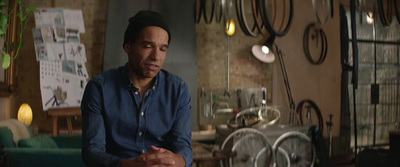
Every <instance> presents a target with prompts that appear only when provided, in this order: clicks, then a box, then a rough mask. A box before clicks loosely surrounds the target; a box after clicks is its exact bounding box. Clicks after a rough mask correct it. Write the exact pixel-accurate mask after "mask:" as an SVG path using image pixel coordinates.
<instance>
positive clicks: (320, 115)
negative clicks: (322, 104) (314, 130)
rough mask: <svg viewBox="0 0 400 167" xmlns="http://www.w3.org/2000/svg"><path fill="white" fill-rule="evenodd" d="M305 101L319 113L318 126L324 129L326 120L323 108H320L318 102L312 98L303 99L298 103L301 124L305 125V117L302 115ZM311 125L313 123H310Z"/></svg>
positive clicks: (297, 110) (297, 109)
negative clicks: (323, 116) (323, 115)
mask: <svg viewBox="0 0 400 167" xmlns="http://www.w3.org/2000/svg"><path fill="white" fill-rule="evenodd" d="M305 103H308V104H310V105H311V107H312V108H314V111H315V114H316V115H317V119H318V125H317V126H318V128H319V129H320V130H321V131H323V129H324V120H323V118H322V114H321V110H320V109H319V108H318V106H317V104H316V103H315V102H314V101H312V100H308V99H306V100H302V101H300V103H299V104H298V106H297V108H296V112H297V114H298V115H299V119H300V124H301V125H304V123H303V117H302V114H303V111H302V110H303V105H304V104H305ZM309 126H311V125H309Z"/></svg>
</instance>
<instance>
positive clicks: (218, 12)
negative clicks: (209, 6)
mask: <svg viewBox="0 0 400 167" xmlns="http://www.w3.org/2000/svg"><path fill="white" fill-rule="evenodd" d="M214 15H215V21H216V22H217V23H219V22H221V19H222V0H215V8H214Z"/></svg>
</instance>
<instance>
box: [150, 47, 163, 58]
mask: <svg viewBox="0 0 400 167" xmlns="http://www.w3.org/2000/svg"><path fill="white" fill-rule="evenodd" d="M161 56H162V52H161V50H160V49H158V48H154V49H153V50H152V53H151V58H152V59H153V60H160V58H161Z"/></svg>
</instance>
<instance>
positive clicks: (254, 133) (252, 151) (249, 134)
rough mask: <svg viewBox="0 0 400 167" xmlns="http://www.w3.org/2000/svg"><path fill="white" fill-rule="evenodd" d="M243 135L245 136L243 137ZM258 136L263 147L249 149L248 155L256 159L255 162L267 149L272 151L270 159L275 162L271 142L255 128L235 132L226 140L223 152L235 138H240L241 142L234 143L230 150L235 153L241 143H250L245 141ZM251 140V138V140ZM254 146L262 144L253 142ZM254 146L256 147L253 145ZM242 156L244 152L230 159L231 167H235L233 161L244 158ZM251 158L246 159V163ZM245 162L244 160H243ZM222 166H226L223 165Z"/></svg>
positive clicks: (222, 148)
mask: <svg viewBox="0 0 400 167" xmlns="http://www.w3.org/2000/svg"><path fill="white" fill-rule="evenodd" d="M241 135H243V136H241ZM254 136H257V137H259V139H261V147H260V146H258V147H255V148H253V149H248V150H247V151H249V152H248V155H249V154H250V155H251V157H254V160H255V159H256V158H255V157H256V156H257V154H258V153H259V152H260V150H261V149H263V148H266V149H268V150H269V151H270V155H269V159H270V161H272V160H274V153H273V151H272V147H271V142H270V141H269V139H268V138H267V137H266V136H265V135H264V134H263V133H262V132H260V131H259V130H256V129H253V128H242V129H239V130H236V131H234V132H232V133H231V134H229V135H228V137H226V138H225V140H224V142H223V143H222V145H221V150H226V148H225V147H228V144H229V143H230V142H231V139H232V140H235V138H234V137H236V138H237V137H240V138H239V140H237V141H236V142H234V143H232V148H228V149H230V151H232V152H235V150H234V149H236V148H238V144H239V142H243V141H247V142H248V141H249V140H244V139H246V138H247V139H249V137H254ZM250 139H251V138H250ZM253 144H260V142H253ZM253 146H254V145H253ZM257 149H259V151H257ZM240 154H244V152H240V153H239V152H238V153H237V155H236V156H235V157H233V158H229V165H230V166H231V167H233V166H234V165H235V164H233V161H235V160H237V159H239V158H242V156H241V155H240ZM248 158H249V157H246V161H247V160H248ZM241 161H243V160H241ZM252 164H253V165H254V161H253V162H252ZM221 166H224V165H223V164H222V163H221Z"/></svg>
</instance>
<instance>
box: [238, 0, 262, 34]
mask: <svg viewBox="0 0 400 167" xmlns="http://www.w3.org/2000/svg"><path fill="white" fill-rule="evenodd" d="M254 3H255V2H254V1H249V0H236V14H237V18H238V21H239V25H240V28H241V29H242V31H243V33H244V34H246V35H248V36H253V37H255V36H257V35H258V34H259V31H258V28H257V23H256V21H255V20H254V17H253V15H254V14H253V4H254ZM249 16H250V17H249Z"/></svg>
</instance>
